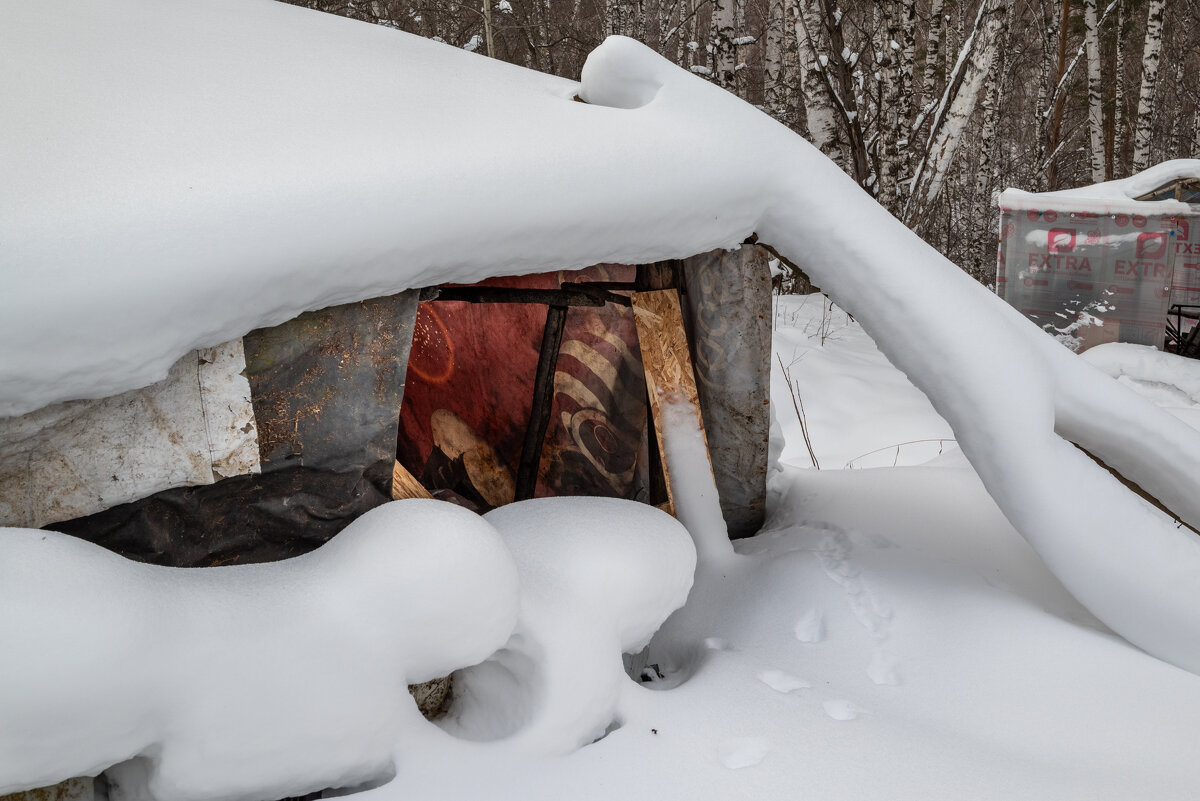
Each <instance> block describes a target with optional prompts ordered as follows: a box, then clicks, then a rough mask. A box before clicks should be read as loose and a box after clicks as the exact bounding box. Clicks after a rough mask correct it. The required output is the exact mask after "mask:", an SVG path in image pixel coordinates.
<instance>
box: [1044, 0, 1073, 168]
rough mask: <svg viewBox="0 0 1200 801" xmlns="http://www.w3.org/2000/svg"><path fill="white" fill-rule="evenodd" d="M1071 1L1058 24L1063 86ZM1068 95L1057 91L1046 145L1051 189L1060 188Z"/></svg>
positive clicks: (1064, 6) (1064, 2)
mask: <svg viewBox="0 0 1200 801" xmlns="http://www.w3.org/2000/svg"><path fill="white" fill-rule="evenodd" d="M1070 21H1071V0H1062V17H1061V19H1060V20H1059V23H1058V76H1057V80H1058V83H1059V85H1060V86H1061V84H1062V81H1063V78H1064V76H1066V74H1067V34H1068V32H1069V31H1070V27H1071V26H1070ZM1065 101H1066V95H1065V94H1064V93H1063V92H1062V91H1060V90H1059V89H1055V92H1054V98H1053V102H1052V105H1053V109H1052V110H1051V112H1050V141H1049V142H1048V143H1047V145H1046V154H1047V155H1046V163H1047V169H1046V179H1047V183H1049V185H1050V188H1051V189H1057V188H1058V160H1057V159H1058V151H1059V149H1060V148H1061V147H1062V141H1061V140H1062V118H1063V106H1064V105H1065Z"/></svg>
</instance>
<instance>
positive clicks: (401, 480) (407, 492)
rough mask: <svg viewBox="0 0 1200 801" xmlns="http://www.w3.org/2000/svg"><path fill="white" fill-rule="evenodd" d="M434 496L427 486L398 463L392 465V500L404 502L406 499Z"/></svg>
mask: <svg viewBox="0 0 1200 801" xmlns="http://www.w3.org/2000/svg"><path fill="white" fill-rule="evenodd" d="M432 497H433V495H431V494H430V493H429V490H427V489H425V486H424V485H423V484H421V482H420V481H417V477H416V476H414V475H413V474H412V473H410V472H408V470H406V469H405V467H404V465H402V464H400V462H399V461H397V462H396V463H395V464H393V465H392V500H393V501H402V500H404V499H405V498H432Z"/></svg>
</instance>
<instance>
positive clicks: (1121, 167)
mask: <svg viewBox="0 0 1200 801" xmlns="http://www.w3.org/2000/svg"><path fill="white" fill-rule="evenodd" d="M1125 20H1126V15H1125V0H1117V35H1116V40H1117V41H1116V47H1117V57H1116V68H1115V70H1114V73H1113V113H1112V143H1111V145H1110V149H1111V154H1110V157H1109V160H1108V174H1109V175H1110V176H1111V177H1113V178H1123V177H1124V176H1125V140H1126V136H1125Z"/></svg>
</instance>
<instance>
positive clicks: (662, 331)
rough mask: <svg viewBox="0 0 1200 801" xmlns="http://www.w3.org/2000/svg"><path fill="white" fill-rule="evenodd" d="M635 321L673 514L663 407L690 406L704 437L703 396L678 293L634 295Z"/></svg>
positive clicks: (671, 483)
mask: <svg viewBox="0 0 1200 801" xmlns="http://www.w3.org/2000/svg"><path fill="white" fill-rule="evenodd" d="M633 312H634V320H635V321H636V323H637V330H638V343H639V345H640V347H641V351H642V367H643V369H644V371H645V375H646V388H647V394H648V395H649V397H650V414H651V415H652V417H653V418H654V435H655V438H656V439H657V441H658V452H659V453H660V454H663V460H662V464H663V472H664V473H665V474H666V475H665V478H666V485H667V503H668V505H669V508H668V509H666V511H668V512H670V513H671V514H674V511H675V506H676V504H675V489H674V486H673V482H672V480H671V465H670V462H669V460H668V459H667V457H666V454H668V453H669V451H668V450H667V447H666V436H667V433H666V431H665V430H664V429H665V427H664V425H663V405H664V404H665V403H670V404H672V405H676V404H683V403H686V404H688V405H689V406H690V407H691V408H692V409H693V410H694V412H695V415H696V423H697V426H698V427H699V429H700V433H701V435H702V436H705V448H706V449H707V444H708V440H707V436H706V435H705V434H704V420H703V417H702V416H701V414H700V396H699V392H698V390H697V388H696V376H695V371H694V370H693V369H692V357H691V353H690V352H689V349H688V340H687V333H686V331H685V329H684V327H683V312H682V310H681V308H680V305H679V293H678V292H677V291H676V290H674V289H659V290H654V291H651V292H635V293H634V295H633Z"/></svg>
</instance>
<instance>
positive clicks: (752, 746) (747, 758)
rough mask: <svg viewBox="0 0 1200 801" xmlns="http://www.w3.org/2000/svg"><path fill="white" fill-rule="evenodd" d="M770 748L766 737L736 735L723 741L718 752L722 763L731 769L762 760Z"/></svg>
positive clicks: (747, 765)
mask: <svg viewBox="0 0 1200 801" xmlns="http://www.w3.org/2000/svg"><path fill="white" fill-rule="evenodd" d="M770 750H771V745H770V743H768V742H767V740H766V738H765V737H735V738H734V739H732V740H726V741H725V742H723V743H721V745H720V747H719V748H718V749H717V754H718V755H719V756H720V758H721V764H722V765H724V766H725V767H727V768H729V769H730V770H737V769H738V768H748V767H750V766H751V765H757V764H758V763H759V762H762V761H763V757H765V756H766V755H767V752H768V751H770Z"/></svg>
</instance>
